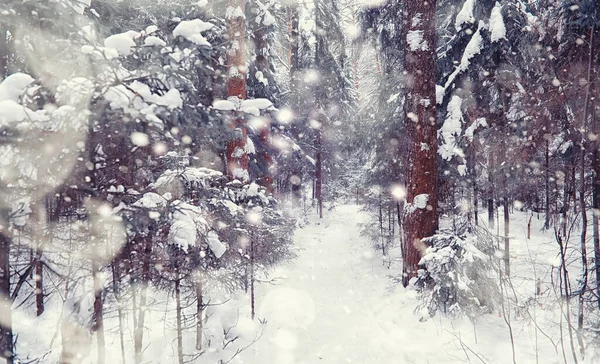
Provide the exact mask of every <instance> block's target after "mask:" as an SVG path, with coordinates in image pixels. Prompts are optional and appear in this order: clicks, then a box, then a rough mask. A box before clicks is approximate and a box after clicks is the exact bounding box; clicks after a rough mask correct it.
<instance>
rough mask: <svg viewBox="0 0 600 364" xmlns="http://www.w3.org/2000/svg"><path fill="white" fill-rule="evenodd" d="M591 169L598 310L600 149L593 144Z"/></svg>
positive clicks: (599, 293)
mask: <svg viewBox="0 0 600 364" xmlns="http://www.w3.org/2000/svg"><path fill="white" fill-rule="evenodd" d="M592 165H593V169H594V184H593V188H592V204H593V212H594V215H593V230H594V261H595V265H596V292H597V296H598V309H600V227H599V226H598V223H599V216H598V214H600V148H599V145H598V143H597V142H596V143H595V146H594V154H593V162H592Z"/></svg>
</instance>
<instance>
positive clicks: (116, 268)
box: [111, 260, 135, 364]
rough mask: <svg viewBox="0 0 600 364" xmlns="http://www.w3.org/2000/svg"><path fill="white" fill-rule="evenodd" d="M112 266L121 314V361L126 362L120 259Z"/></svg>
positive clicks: (114, 286) (118, 309)
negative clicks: (120, 287)
mask: <svg viewBox="0 0 600 364" xmlns="http://www.w3.org/2000/svg"><path fill="white" fill-rule="evenodd" d="M111 268H112V280H113V281H112V286H113V294H114V295H115V302H116V303H117V315H118V316H119V344H120V346H121V361H122V362H123V364H125V363H126V360H125V338H124V337H123V336H124V332H123V307H122V306H121V294H120V293H119V283H120V282H121V277H120V273H119V261H118V260H117V261H115V262H113V263H112V264H111ZM134 314H135V313H134Z"/></svg>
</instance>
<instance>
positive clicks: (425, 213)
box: [402, 0, 438, 286]
mask: <svg viewBox="0 0 600 364" xmlns="http://www.w3.org/2000/svg"><path fill="white" fill-rule="evenodd" d="M405 7H406V11H405V15H406V17H405V19H406V20H405V24H404V27H403V29H404V32H405V35H404V36H403V39H407V36H408V35H409V32H417V33H421V34H422V35H423V42H422V43H421V44H420V45H419V47H418V49H411V45H410V44H405V46H406V48H407V51H408V52H407V54H406V70H407V72H408V77H409V80H408V82H407V92H406V95H407V96H406V101H405V104H404V111H405V117H406V119H405V123H406V129H407V133H408V136H409V138H411V142H410V144H411V145H410V146H409V164H408V170H407V173H406V180H407V188H408V191H407V198H408V200H407V201H408V202H409V203H413V202H414V198H415V197H416V196H419V195H427V198H428V200H427V206H426V207H425V208H422V209H421V208H416V209H414V211H412V212H411V211H408V212H406V213H405V216H404V234H405V240H404V249H403V257H402V258H403V263H404V267H403V278H402V284H403V285H404V286H407V285H408V283H409V281H410V279H411V278H413V277H416V276H417V271H418V269H419V260H420V259H421V256H422V251H423V248H424V245H423V243H422V239H423V238H426V237H429V236H432V235H433V234H435V232H436V230H437V229H438V216H437V163H436V159H437V125H436V93H435V44H436V37H435V8H436V1H435V0H430V1H428V2H425V1H409V2H406V3H405ZM418 18H420V20H421V21H414V20H415V19H418ZM412 34H414V33H412Z"/></svg>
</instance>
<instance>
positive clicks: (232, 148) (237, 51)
mask: <svg viewBox="0 0 600 364" xmlns="http://www.w3.org/2000/svg"><path fill="white" fill-rule="evenodd" d="M229 7H231V8H233V9H237V10H238V11H232V12H231V14H228V18H227V35H228V38H229V41H230V42H231V44H230V48H229V51H228V52H227V55H228V60H227V61H228V66H229V70H228V72H229V75H228V78H227V96H229V97H237V98H238V99H239V100H244V99H246V95H247V94H246V19H245V15H244V14H245V8H246V1H245V0H229ZM231 128H232V129H233V133H232V134H233V136H232V137H231V139H230V140H229V141H228V142H227V173H228V177H229V179H230V180H233V179H239V180H242V182H248V181H249V179H250V177H249V174H248V173H249V168H248V163H249V159H248V154H246V140H247V130H246V122H245V121H244V120H243V119H242V118H236V119H235V121H234V122H233V123H232V124H231Z"/></svg>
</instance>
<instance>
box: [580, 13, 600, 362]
mask: <svg viewBox="0 0 600 364" xmlns="http://www.w3.org/2000/svg"><path fill="white" fill-rule="evenodd" d="M595 29H596V27H595V26H594V25H592V28H591V29H590V48H589V49H590V53H589V64H588V76H587V87H586V95H585V105H584V108H583V120H582V128H581V130H582V131H584V130H586V126H587V122H588V120H587V119H588V116H589V107H590V98H591V82H592V69H593V65H594V63H593V62H594V56H593V55H594V30H595ZM586 137H587V135H583V136H582V138H581V170H580V172H581V175H580V179H581V181H580V182H581V190H580V192H579V199H580V204H581V206H580V209H581V264H582V267H583V272H582V283H581V289H580V290H579V316H578V317H577V338H578V340H579V350H580V353H581V356H582V357H583V356H584V355H585V346H584V344H583V338H582V335H583V332H582V331H583V320H584V309H585V307H584V303H585V302H584V294H585V291H586V290H587V285H588V262H587V245H586V240H587V228H588V227H587V225H588V219H587V209H586V206H585V156H586V148H585V138H586Z"/></svg>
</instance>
